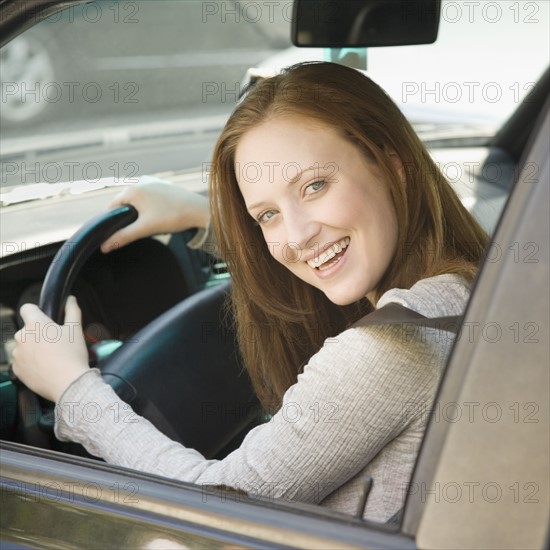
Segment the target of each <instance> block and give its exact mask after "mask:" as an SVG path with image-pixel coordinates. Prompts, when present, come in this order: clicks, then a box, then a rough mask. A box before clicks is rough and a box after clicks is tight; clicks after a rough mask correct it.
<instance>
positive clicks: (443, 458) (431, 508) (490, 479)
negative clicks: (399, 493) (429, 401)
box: [403, 100, 550, 548]
mask: <svg viewBox="0 0 550 550" xmlns="http://www.w3.org/2000/svg"><path fill="white" fill-rule="evenodd" d="M537 126H538V127H537V131H536V133H535V135H533V136H531V140H530V143H529V146H528V148H527V150H526V151H525V152H524V155H523V162H522V165H521V166H522V170H521V172H520V176H519V179H518V181H517V183H516V185H515V187H514V189H513V192H512V194H511V196H510V198H509V200H508V203H507V205H506V208H505V211H504V214H503V216H502V217H501V220H500V222H499V224H498V228H497V230H496V233H495V235H494V237H493V241H492V243H491V246H490V252H488V256H487V258H486V261H485V264H484V265H483V268H482V271H481V274H480V276H479V278H478V280H477V283H476V285H475V289H474V292H473V295H472V299H471V301H470V304H469V306H468V309H467V311H466V314H465V318H464V325H463V327H462V331H461V335H460V337H459V339H458V341H457V343H456V345H455V347H454V350H453V353H452V357H451V359H450V361H449V364H448V366H447V371H446V374H445V378H444V381H443V384H442V386H441V388H440V392H439V395H438V397H437V398H436V402H435V405H434V409H433V410H432V411H426V414H429V415H430V425H429V429H428V431H427V434H426V437H425V441H424V444H423V447H422V451H421V453H420V457H419V460H418V463H417V467H416V471H415V474H414V476H413V479H412V482H411V484H410V487H409V488H408V500H407V506H406V510H405V516H404V522H403V531H404V532H405V533H408V534H409V535H411V536H415V539H416V542H417V544H418V546H419V547H421V548H542V547H545V546H546V547H547V544H548V519H549V517H550V504H549V487H550V479H549V472H550V458H549V447H550V424H549V404H550V389H549V388H550V369H549V364H550V359H549V334H550V323H549V315H550V308H549V304H550V293H549V279H550V273H549V246H548V236H549V235H550V227H549V215H548V205H549V203H550V200H549V199H550V196H549V182H550V175H549V154H548V153H549V150H550V147H549V136H550V123H549V102H548V100H547V101H546V105H545V107H544V109H543V111H542V113H541V115H540V117H539V120H538V125H537ZM545 542H546V544H545Z"/></svg>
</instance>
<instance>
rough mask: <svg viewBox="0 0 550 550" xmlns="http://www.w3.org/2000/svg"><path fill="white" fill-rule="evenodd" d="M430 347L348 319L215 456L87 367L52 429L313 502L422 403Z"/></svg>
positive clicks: (100, 448) (112, 455)
mask: <svg viewBox="0 0 550 550" xmlns="http://www.w3.org/2000/svg"><path fill="white" fill-rule="evenodd" d="M438 363H439V359H438V357H437V350H436V349H435V348H434V346H430V345H429V344H427V343H426V342H423V341H421V340H419V339H417V340H414V341H405V340H404V339H403V337H402V335H401V332H400V331H399V330H397V329H396V327H393V326H384V327H368V329H366V328H363V329H361V328H354V329H350V330H347V331H345V332H343V333H341V334H339V335H338V336H337V337H336V338H333V339H330V340H327V341H326V342H325V344H324V346H323V347H322V348H321V350H320V351H319V352H318V353H317V354H315V355H314V356H313V357H312V358H311V359H310V361H309V363H308V365H307V366H306V367H305V368H304V371H303V373H302V374H300V375H299V376H298V380H297V383H296V384H294V385H293V386H292V387H290V388H289V390H288V391H287V392H286V393H285V395H284V399H283V403H282V406H281V408H280V409H279V411H278V412H277V413H276V414H275V415H274V416H273V417H272V419H271V420H270V421H269V422H267V423H265V424H263V425H261V426H258V427H256V428H254V429H253V430H251V431H250V432H249V433H248V435H247V436H246V438H245V439H244V441H243V443H242V445H241V447H240V448H238V449H237V450H235V451H234V452H232V453H231V454H230V455H228V456H227V457H226V458H224V459H223V460H219V461H218V460H207V459H205V458H204V457H203V456H202V455H201V454H200V453H198V452H197V451H195V450H193V449H188V448H186V447H184V446H182V445H181V444H179V443H176V442H174V441H172V440H170V439H169V438H168V437H166V436H165V435H164V434H162V433H160V432H159V431H158V430H157V429H156V428H155V427H154V426H153V425H152V424H151V423H150V422H148V421H147V420H145V419H144V418H142V417H140V416H138V415H137V414H135V413H134V412H133V411H132V409H131V408H130V406H129V405H127V404H126V403H124V402H123V401H121V400H120V399H119V397H118V396H117V395H116V394H115V392H114V391H113V390H112V388H111V387H110V386H109V385H107V384H106V383H104V382H103V380H102V378H101V376H100V373H99V371H97V370H91V371H90V372H87V373H85V374H84V375H82V376H81V377H80V378H79V379H77V380H76V381H75V382H74V383H73V384H72V385H71V386H70V387H69V388H68V389H67V390H66V391H65V392H64V394H63V395H62V397H61V399H60V401H59V403H58V404H57V406H56V409H57V410H56V413H57V414H56V428H55V430H56V435H57V437H58V438H59V439H60V440H64V441H66V440H72V441H76V442H78V443H81V444H82V445H84V447H85V448H86V449H87V450H88V451H89V452H90V453H91V454H93V455H95V456H99V457H102V458H103V459H105V460H106V461H107V462H109V463H113V464H117V465H121V466H125V467H129V468H133V469H136V470H140V471H144V472H149V473H153V474H157V475H161V476H165V477H169V478H175V479H178V480H181V481H187V482H194V483H197V484H199V485H211V484H222V485H226V486H229V487H233V488H236V489H240V490H243V491H246V492H248V493H250V494H255V495H261V496H265V497H270V498H281V497H282V498H286V499H289V500H299V501H303V502H312V503H318V502H320V501H321V500H322V499H323V498H324V497H326V496H327V495H328V494H330V493H331V492H333V491H334V490H335V489H336V488H338V487H340V486H341V485H342V484H344V483H345V482H346V481H347V480H349V479H350V478H351V477H352V476H353V475H355V474H356V473H357V472H359V471H360V470H361V468H363V467H364V466H365V465H366V464H368V462H369V461H370V460H372V459H373V458H374V457H375V456H376V454H377V453H378V452H379V451H380V450H381V449H382V448H383V447H384V446H385V445H386V444H387V443H388V442H389V441H391V440H392V439H393V438H395V437H396V436H397V435H398V434H399V433H400V432H401V431H403V430H404V429H405V428H406V427H407V425H408V424H409V423H410V422H412V421H413V418H411V415H409V414H404V412H403V407H404V404H405V403H409V402H415V403H419V402H427V403H428V405H429V402H430V400H431V398H432V397H433V393H434V391H435V387H436V384H437V381H438V374H439V373H438V371H439V364H438Z"/></svg>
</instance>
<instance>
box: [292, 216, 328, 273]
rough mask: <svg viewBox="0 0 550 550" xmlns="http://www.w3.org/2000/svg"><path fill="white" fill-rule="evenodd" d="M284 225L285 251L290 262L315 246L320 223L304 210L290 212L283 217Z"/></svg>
mask: <svg viewBox="0 0 550 550" xmlns="http://www.w3.org/2000/svg"><path fill="white" fill-rule="evenodd" d="M285 225H286V243H285V244H286V247H285V248H286V253H285V257H286V259H287V260H288V261H290V262H295V261H297V260H299V258H300V256H301V255H303V253H304V252H307V251H309V250H310V249H312V248H315V237H316V236H317V235H318V234H319V232H320V230H321V224H320V223H319V222H317V221H315V220H314V219H312V218H311V217H310V216H308V215H307V213H306V212H303V211H301V212H290V213H288V214H287V216H286V218H285Z"/></svg>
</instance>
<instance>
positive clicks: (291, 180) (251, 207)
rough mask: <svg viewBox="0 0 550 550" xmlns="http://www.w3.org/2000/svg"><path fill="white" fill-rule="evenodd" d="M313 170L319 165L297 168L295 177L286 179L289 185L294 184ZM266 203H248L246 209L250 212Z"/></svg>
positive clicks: (317, 168)
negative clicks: (303, 168) (302, 168)
mask: <svg viewBox="0 0 550 550" xmlns="http://www.w3.org/2000/svg"><path fill="white" fill-rule="evenodd" d="M312 170H319V165H317V166H310V167H309V168H306V169H305V170H299V169H298V170H297V173H296V175H295V176H294V177H292V178H289V179H286V178H285V180H286V182H287V185H293V184H295V183H296V182H298V181H300V180H301V179H302V177H303V175H304V174H305V173H306V172H311V171H312ZM264 204H267V202H266V201H260V202H255V203H254V204H251V205H247V206H246V209H247V210H248V211H249V212H250V211H251V210H254V209H255V208H258V207H259V206H263V205H264Z"/></svg>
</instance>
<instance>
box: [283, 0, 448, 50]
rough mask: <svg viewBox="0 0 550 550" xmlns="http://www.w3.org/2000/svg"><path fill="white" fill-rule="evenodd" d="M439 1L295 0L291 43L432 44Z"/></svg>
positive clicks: (338, 46)
mask: <svg viewBox="0 0 550 550" xmlns="http://www.w3.org/2000/svg"><path fill="white" fill-rule="evenodd" d="M440 12H441V0H294V11H293V18H292V43H293V44H294V45H295V46H302V47H328V48H344V47H375V46H406V45H412V44H431V43H433V42H435V40H436V38H437V31H438V28H439V15H440Z"/></svg>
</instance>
